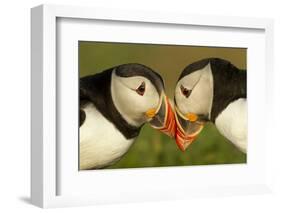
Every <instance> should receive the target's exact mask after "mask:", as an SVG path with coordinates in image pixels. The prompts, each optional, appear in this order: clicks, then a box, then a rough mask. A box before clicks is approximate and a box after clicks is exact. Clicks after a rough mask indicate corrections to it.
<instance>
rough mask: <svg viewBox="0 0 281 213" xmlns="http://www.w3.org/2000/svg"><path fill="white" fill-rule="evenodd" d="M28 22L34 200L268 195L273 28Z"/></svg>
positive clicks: (159, 21)
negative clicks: (30, 54)
mask: <svg viewBox="0 0 281 213" xmlns="http://www.w3.org/2000/svg"><path fill="white" fill-rule="evenodd" d="M31 14H32V20H31V21H32V33H31V36H32V38H31V39H32V147H31V153H32V162H31V168H32V173H31V177H32V180H31V183H32V184H31V185H32V187H31V199H32V203H33V204H35V205H38V206H41V207H57V206H74V205H90V204H99V203H116V202H138V201H143V200H165V199H179V198H181V199H182V198H188V197H196V196H214V195H217V196H221V195H233V194H238V195H240V194H252V193H264V192H269V191H270V184H269V177H270V172H269V171H268V170H267V166H268V161H266V147H268V146H270V131H272V130H271V129H270V128H269V126H268V124H269V123H270V122H271V120H270V119H272V118H271V117H270V116H265V115H264V111H265V109H267V111H268V110H269V109H272V98H271V96H270V92H269V91H270V88H271V87H272V86H273V85H272V84H271V79H272V78H273V73H272V71H273V67H272V66H273V65H272V64H273V63H272V54H273V51H272V47H273V41H272V30H273V24H272V20H269V19H256V18H237V17H215V16H191V15H188V14H162V13H149V12H145V11H121V10H120V11H119V10H111V9H108V10H107V11H105V9H104V10H102V9H97V8H83V7H68V6H53V5H42V6H39V7H36V8H33V9H32V11H31ZM261 118H262V120H261ZM261 156H262V158H261Z"/></svg>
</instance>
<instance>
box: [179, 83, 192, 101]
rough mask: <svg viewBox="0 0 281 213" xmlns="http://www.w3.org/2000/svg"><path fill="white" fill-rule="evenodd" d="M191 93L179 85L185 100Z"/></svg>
mask: <svg viewBox="0 0 281 213" xmlns="http://www.w3.org/2000/svg"><path fill="white" fill-rule="evenodd" d="M191 91H192V90H189V89H186V88H185V87H184V86H183V85H181V92H182V94H183V95H184V96H185V97H186V98H188V96H190V93H191Z"/></svg>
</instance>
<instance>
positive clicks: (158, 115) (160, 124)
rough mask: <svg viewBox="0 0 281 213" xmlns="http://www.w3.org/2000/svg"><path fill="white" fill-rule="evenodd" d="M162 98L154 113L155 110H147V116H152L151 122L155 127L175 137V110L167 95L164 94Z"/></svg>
mask: <svg viewBox="0 0 281 213" xmlns="http://www.w3.org/2000/svg"><path fill="white" fill-rule="evenodd" d="M161 99H162V101H161V104H160V106H159V107H158V109H157V110H155V112H154V113H153V112H152V111H153V110H149V111H147V112H146V114H147V116H150V117H151V118H152V120H151V121H150V122H149V123H150V125H151V126H152V127H153V128H154V129H157V130H160V131H161V132H163V133H165V134H166V135H168V136H170V137H175V133H176V121H175V116H174V111H173V109H172V106H171V104H170V102H169V99H168V97H167V96H166V95H162V98H161Z"/></svg>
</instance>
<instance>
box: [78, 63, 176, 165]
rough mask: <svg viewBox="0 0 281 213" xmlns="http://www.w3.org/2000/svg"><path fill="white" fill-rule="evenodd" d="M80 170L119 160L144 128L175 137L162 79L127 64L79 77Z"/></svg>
mask: <svg viewBox="0 0 281 213" xmlns="http://www.w3.org/2000/svg"><path fill="white" fill-rule="evenodd" d="M79 90H80V91H79V93H80V98H79V122H80V124H79V125H80V126H79V138H80V141H79V154H80V156H79V170H88V169H101V168H105V167H108V166H110V165H113V164H114V163H116V162H117V161H119V160H120V159H121V158H122V156H124V154H125V153H126V152H127V151H128V150H129V148H130V147H131V146H132V144H133V143H134V141H135V139H136V138H137V136H138V135H139V133H140V130H141V128H142V126H143V125H144V124H145V123H149V124H150V125H151V127H153V128H154V129H157V130H159V131H162V132H163V133H165V134H167V135H169V136H171V137H174V136H175V128H176V124H175V118H174V112H173V109H172V107H171V104H170V102H169V99H168V97H167V96H166V95H165V91H164V82H163V79H162V77H161V76H160V75H159V74H158V73H157V72H155V71H153V70H152V69H151V68H149V67H147V66H145V65H142V64H138V63H129V64H121V65H119V66H115V67H112V68H110V69H107V70H104V71H102V72H99V73H97V74H94V75H89V76H85V77H82V78H80V83H79Z"/></svg>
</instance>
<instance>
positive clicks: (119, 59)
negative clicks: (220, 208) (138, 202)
mask: <svg viewBox="0 0 281 213" xmlns="http://www.w3.org/2000/svg"><path fill="white" fill-rule="evenodd" d="M246 56H247V50H246V49H245V48H221V47H219V48H218V47H198V46H180V45H155V44H127V43H111V42H110V43H105V42H87V41H79V72H80V77H83V76H86V75H91V74H95V73H98V72H101V71H103V70H105V69H108V68H111V67H113V66H117V65H120V64H125V63H141V64H144V65H146V66H148V67H150V68H152V69H153V70H154V71H156V72H158V73H159V74H160V75H161V76H162V78H163V80H164V82H165V88H166V94H167V95H168V96H169V97H170V98H171V99H173V93H174V88H175V85H176V82H177V79H178V77H179V75H180V73H181V72H182V70H183V69H184V68H185V67H186V66H187V65H188V64H190V63H192V62H195V61H197V60H200V59H203V58H208V57H219V58H223V59H226V60H229V61H231V62H232V63H233V64H234V65H235V66H237V67H238V68H240V69H246V61H247V60H246ZM246 160H247V155H246V154H244V153H242V152H240V151H239V150H238V149H237V148H236V147H235V146H234V145H233V144H232V143H231V142H229V141H227V140H226V139H225V138H224V137H223V136H222V135H220V133H219V132H218V131H217V130H216V128H215V126H214V125H213V124H211V123H208V124H207V125H206V126H205V127H204V129H203V131H202V132H201V133H200V135H199V137H198V138H197V139H196V141H194V142H193V143H192V144H191V145H190V146H189V148H188V149H187V150H186V151H185V152H181V151H180V150H179V149H178V147H177V146H176V144H175V141H174V140H173V139H171V138H169V137H168V136H166V135H164V134H162V133H160V132H158V131H156V130H154V129H152V128H151V127H150V126H149V125H145V126H144V127H143V128H142V130H141V133H140V135H139V136H138V138H137V140H136V141H135V143H134V145H133V146H132V147H131V148H130V150H129V151H128V153H127V154H126V155H125V156H124V157H123V158H122V159H121V160H120V161H119V162H118V163H116V164H115V165H113V166H111V167H109V168H138V167H155V166H182V165H208V164H230V163H246Z"/></svg>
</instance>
